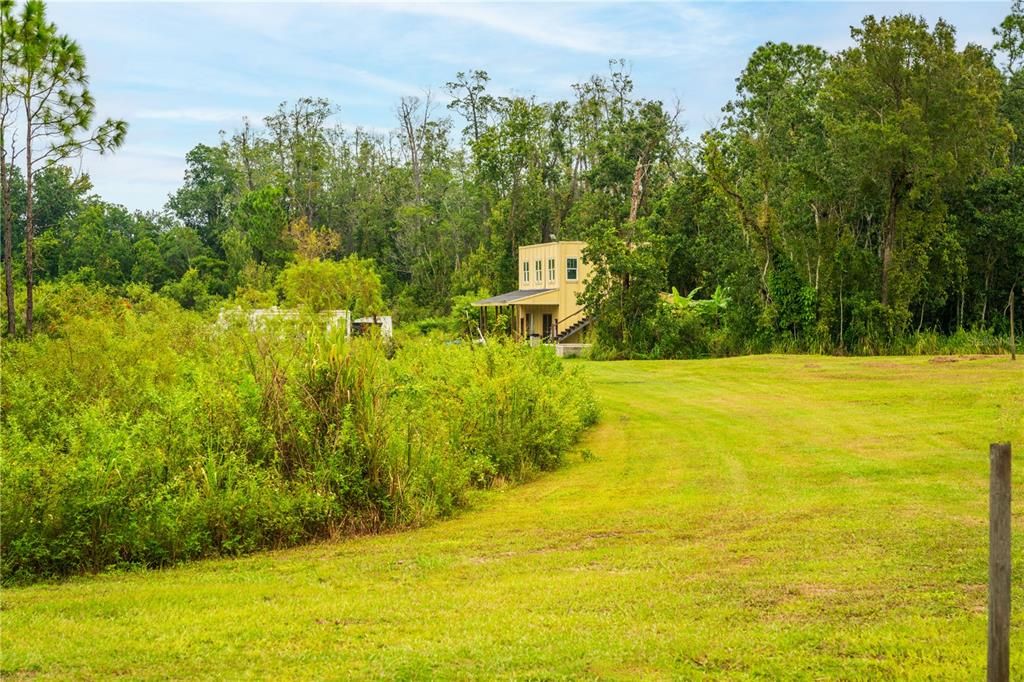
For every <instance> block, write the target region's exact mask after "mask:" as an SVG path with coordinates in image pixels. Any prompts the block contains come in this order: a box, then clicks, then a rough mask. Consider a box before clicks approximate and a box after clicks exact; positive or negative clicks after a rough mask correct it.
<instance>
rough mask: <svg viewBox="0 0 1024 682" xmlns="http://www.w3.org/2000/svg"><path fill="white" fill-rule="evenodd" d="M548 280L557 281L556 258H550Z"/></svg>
mask: <svg viewBox="0 0 1024 682" xmlns="http://www.w3.org/2000/svg"><path fill="white" fill-rule="evenodd" d="M548 280H550V281H552V282H554V281H555V259H554V258H548Z"/></svg>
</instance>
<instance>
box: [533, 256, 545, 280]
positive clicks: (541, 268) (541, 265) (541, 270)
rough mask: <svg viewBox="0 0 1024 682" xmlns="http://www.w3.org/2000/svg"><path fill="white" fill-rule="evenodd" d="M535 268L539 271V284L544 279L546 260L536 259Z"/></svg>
mask: <svg viewBox="0 0 1024 682" xmlns="http://www.w3.org/2000/svg"><path fill="white" fill-rule="evenodd" d="M533 269H534V271H535V272H536V273H537V284H540V283H541V282H543V281H544V261H540V260H538V261H534V263H533Z"/></svg>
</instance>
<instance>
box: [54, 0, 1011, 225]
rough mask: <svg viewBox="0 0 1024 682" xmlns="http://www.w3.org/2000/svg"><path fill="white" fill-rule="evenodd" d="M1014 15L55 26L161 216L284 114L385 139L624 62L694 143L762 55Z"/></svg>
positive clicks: (106, 162)
mask: <svg viewBox="0 0 1024 682" xmlns="http://www.w3.org/2000/svg"><path fill="white" fill-rule="evenodd" d="M1009 4H1010V3H1009V2H1008V1H1007V2H996V3H988V2H956V3H953V2H945V3H925V2H902V3H877V2H852V3H840V2H830V3H796V2H760V3H739V2H721V3H682V2H677V3H653V2H643V3H632V4H612V3H583V2H574V3H566V4H551V3H540V2H535V3H529V4H511V3H466V2H449V3H443V4H425V3H410V4H398V3H385V4H374V5H371V4H342V3H301V4H300V3H288V2H278V3H273V2H261V3H248V2H231V3H221V4H211V3H198V2H179V3H147V2H132V3H123V2H51V4H50V5H49V12H50V16H51V19H52V20H53V21H55V22H56V23H57V25H58V26H59V27H60V28H61V30H62V31H64V32H66V33H68V34H69V35H71V36H72V37H73V38H75V39H76V40H78V42H79V43H80V44H81V45H82V47H83V48H84V50H85V53H86V56H87V58H88V60H89V73H90V76H91V80H92V89H93V93H94V95H95V96H96V99H97V102H98V105H99V110H100V111H99V113H100V114H101V115H103V116H116V117H119V118H124V119H126V120H127V121H128V122H129V124H130V128H129V132H128V138H127V142H126V144H125V146H124V147H123V148H122V149H121V150H120V151H118V152H117V154H115V155H113V156H107V157H103V158H99V157H93V156H90V157H87V158H85V159H83V160H82V162H81V169H82V170H83V171H86V172H88V173H89V174H90V175H91V177H92V180H93V183H94V185H95V187H96V190H97V192H98V193H99V194H101V195H102V196H103V197H104V198H105V199H107V200H109V201H114V202H118V203H121V204H124V205H125V206H128V207H129V208H133V209H159V208H161V207H162V206H163V204H164V202H165V201H166V198H167V195H168V193H170V192H172V191H173V190H174V189H175V188H176V187H177V186H178V185H179V184H180V183H181V180H182V175H183V170H184V157H185V153H186V152H187V151H188V150H189V149H190V148H191V147H193V146H194V145H195V144H197V143H200V142H205V143H215V142H217V140H218V139H219V131H221V130H224V131H227V132H229V133H230V132H231V131H233V130H235V129H236V128H237V127H238V126H239V125H240V122H241V119H242V117H243V116H249V117H250V118H252V119H253V120H254V121H258V120H259V119H260V118H261V117H262V116H263V115H265V114H267V113H269V112H271V111H272V110H273V109H274V108H275V107H276V106H277V104H278V103H280V102H281V101H284V100H294V99H296V98H298V97H302V96H307V95H308V96H322V97H328V98H330V99H331V100H332V101H333V102H334V103H335V104H337V105H338V107H339V108H340V112H339V114H338V116H337V121H338V122H340V123H343V124H345V125H347V126H352V127H355V126H357V125H358V126H363V127H365V128H367V129H371V130H387V129H390V128H392V127H394V118H395V115H394V109H395V104H396V103H397V101H398V99H399V98H400V97H401V96H402V95H420V96H423V94H424V93H425V92H427V91H428V90H429V91H431V92H432V93H434V95H435V97H442V96H443V95H444V90H443V86H444V83H445V82H446V81H448V80H451V78H452V76H453V75H454V74H455V72H456V71H460V70H469V69H485V70H486V71H488V73H489V74H490V75H491V79H492V80H491V86H492V90H493V91H494V92H495V93H496V94H508V93H519V94H528V95H536V96H537V97H538V98H541V99H556V98H568V97H570V95H571V87H570V86H571V85H572V84H573V83H575V82H578V81H581V80H583V79H586V78H587V77H588V76H589V75H590V74H592V73H595V72H602V73H603V72H606V71H607V62H608V59H610V58H618V57H623V58H626V59H627V60H629V62H630V63H631V66H632V73H633V78H634V81H635V84H636V90H637V92H638V94H640V95H642V96H645V97H651V98H658V99H662V100H664V101H666V102H675V101H676V100H678V101H679V102H680V103H681V104H682V106H683V109H684V113H683V117H682V119H683V120H684V122H685V124H686V126H687V130H688V132H689V133H690V134H691V135H696V134H699V133H700V132H701V131H702V130H704V129H706V128H708V127H709V126H710V125H714V123H715V122H716V121H717V119H718V116H719V112H720V110H721V107H722V105H723V104H724V103H725V102H726V101H727V100H728V99H729V98H730V97H731V96H732V94H733V89H734V87H735V78H736V76H737V75H738V73H739V72H740V70H741V69H742V68H743V66H744V64H745V63H746V60H747V57H748V56H749V55H750V53H751V51H752V50H753V49H754V48H755V47H757V46H758V45H760V44H761V43H764V42H766V41H769V40H772V41H783V40H785V41H789V42H804V43H812V44H815V45H819V46H821V47H824V48H826V49H828V50H830V51H837V50H840V49H842V48H843V47H845V46H847V45H849V43H850V39H849V28H850V26H851V25H853V24H857V23H859V22H860V19H861V18H862V17H863V16H864V15H865V14H875V15H884V14H894V13H897V12H911V13H913V14H917V15H922V16H924V17H926V18H928V19H929V21H934V20H935V19H936V18H938V17H940V16H941V17H944V18H946V19H947V20H949V21H951V22H952V23H953V24H954V25H956V26H957V28H958V29H959V33H958V35H959V38H960V40H961V42H968V41H970V42H977V43H980V44H983V45H985V46H989V45H991V44H992V36H991V28H992V27H993V26H995V25H996V24H998V22H999V21H1001V20H1002V18H1003V17H1004V16H1005V15H1006V14H1007V13H1008V11H1009Z"/></svg>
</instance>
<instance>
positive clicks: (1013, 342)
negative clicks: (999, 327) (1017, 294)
mask: <svg viewBox="0 0 1024 682" xmlns="http://www.w3.org/2000/svg"><path fill="white" fill-rule="evenodd" d="M1016 334H1017V330H1016V329H1014V328H1013V289H1010V359H1011V360H1016V359H1017V336H1016Z"/></svg>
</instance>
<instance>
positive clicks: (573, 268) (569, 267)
mask: <svg viewBox="0 0 1024 682" xmlns="http://www.w3.org/2000/svg"><path fill="white" fill-rule="evenodd" d="M578 272H579V265H578V263H577V262H576V259H575V258H566V259H565V278H566V279H567V280H569V281H570V282H575V281H576V277H577V273H578Z"/></svg>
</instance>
